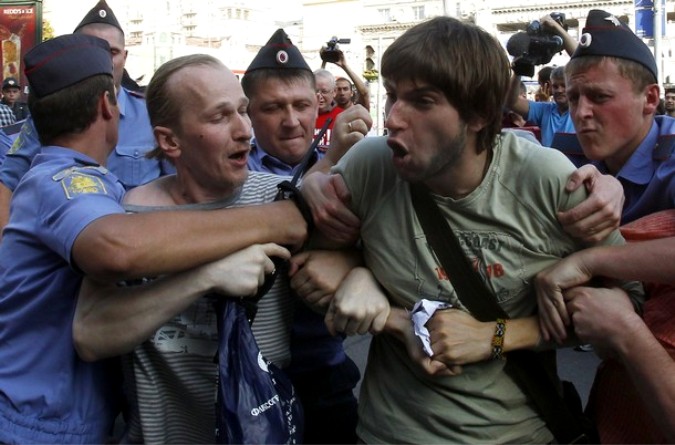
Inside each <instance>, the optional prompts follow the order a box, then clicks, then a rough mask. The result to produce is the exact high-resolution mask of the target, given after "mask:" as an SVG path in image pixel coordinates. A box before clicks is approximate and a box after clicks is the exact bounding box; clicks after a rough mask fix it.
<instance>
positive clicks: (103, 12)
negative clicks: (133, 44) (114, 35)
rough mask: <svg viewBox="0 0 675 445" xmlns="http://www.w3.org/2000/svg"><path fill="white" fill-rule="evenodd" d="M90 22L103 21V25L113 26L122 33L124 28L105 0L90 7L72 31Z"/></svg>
mask: <svg viewBox="0 0 675 445" xmlns="http://www.w3.org/2000/svg"><path fill="white" fill-rule="evenodd" d="M92 23H103V24H105V25H111V26H114V27H115V28H117V29H119V30H120V31H122V34H124V30H123V29H122V27H121V26H120V22H118V21H117V17H115V14H114V13H113V12H112V9H110V6H108V4H107V3H106V2H105V0H100V1H99V2H98V3H97V4H96V6H94V7H93V8H91V10H90V11H89V12H88V13H87V15H85V16H84V18H83V19H82V21H81V22H80V23H79V24H78V25H77V26H76V27H75V29H74V30H73V32H74V33H75V32H77V31H78V30H79V29H80V28H82V27H83V26H86V25H91V24H92Z"/></svg>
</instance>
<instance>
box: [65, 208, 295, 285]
mask: <svg viewBox="0 0 675 445" xmlns="http://www.w3.org/2000/svg"><path fill="white" fill-rule="evenodd" d="M280 221H281V222H284V223H283V224H280ZM305 232H306V224H305V223H304V220H302V218H301V216H300V214H299V212H298V210H297V208H296V207H295V205H294V204H293V203H292V202H290V201H282V202H277V203H273V204H267V205H264V206H250V207H241V208H234V209H224V210H210V211H197V212H193V211H171V212H148V213H141V214H134V215H111V216H107V217H104V218H100V219H99V220H96V221H94V222H93V223H91V224H90V225H89V226H88V227H87V228H86V229H84V230H83V231H82V233H81V234H80V235H79V236H78V238H77V239H76V241H75V245H74V247H73V258H74V260H75V263H76V264H77V265H78V266H79V267H80V268H81V269H82V270H83V271H84V273H85V274H86V275H90V276H92V277H95V278H98V279H101V280H102V281H118V280H120V279H129V278H139V277H145V276H158V275H163V274H168V273H174V272H178V271H181V270H186V269H190V268H192V267H195V266H198V265H201V264H204V263H206V262H210V261H214V260H216V259H219V258H222V257H224V256H226V255H228V254H230V253H233V252H235V251H238V250H241V249H243V248H245V247H248V246H250V245H252V244H256V243H267V242H274V243H277V244H281V245H292V246H297V245H299V244H300V243H301V242H302V241H303V240H304V237H305V235H306V234H305Z"/></svg>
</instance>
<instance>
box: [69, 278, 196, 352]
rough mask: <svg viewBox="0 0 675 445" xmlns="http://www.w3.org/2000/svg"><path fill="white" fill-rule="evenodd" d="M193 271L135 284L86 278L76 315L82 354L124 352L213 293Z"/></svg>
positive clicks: (77, 346)
mask: <svg viewBox="0 0 675 445" xmlns="http://www.w3.org/2000/svg"><path fill="white" fill-rule="evenodd" d="M205 282H206V281H205V280H201V279H199V277H198V274H196V273H195V272H194V271H187V272H183V273H179V274H175V275H172V276H167V277H162V278H159V279H157V280H154V281H152V282H150V283H146V284H141V285H137V286H130V287H120V286H117V285H114V284H113V285H110V284H100V283H96V282H94V281H91V280H89V279H85V280H84V281H83V283H82V287H81V289H80V294H79V297H78V302H77V307H76V310H75V317H74V319H73V342H74V344H75V349H76V350H77V351H78V354H79V355H80V357H81V358H82V359H83V360H85V361H95V360H100V359H103V358H107V357H113V356H116V355H120V354H124V353H127V352H129V351H131V350H132V349H133V348H134V347H135V346H136V345H138V344H140V343H142V342H143V341H145V340H147V339H148V338H150V337H151V336H152V335H153V334H154V332H155V331H156V330H157V329H159V328H160V327H161V326H162V325H163V324H164V323H166V322H167V321H169V320H171V319H172V318H173V317H175V316H176V315H177V314H179V313H180V312H182V311H183V310H185V309H186V308H187V307H188V306H189V305H190V304H192V303H193V302H194V301H195V300H196V299H197V298H199V297H200V296H201V295H202V294H204V293H206V292H208V289H206V288H205V287H204V283H205Z"/></svg>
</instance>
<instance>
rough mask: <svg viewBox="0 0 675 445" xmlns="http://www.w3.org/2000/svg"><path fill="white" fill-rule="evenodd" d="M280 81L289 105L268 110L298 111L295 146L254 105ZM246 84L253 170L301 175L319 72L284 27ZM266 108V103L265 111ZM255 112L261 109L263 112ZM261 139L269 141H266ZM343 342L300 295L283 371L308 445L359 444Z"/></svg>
mask: <svg viewBox="0 0 675 445" xmlns="http://www.w3.org/2000/svg"><path fill="white" fill-rule="evenodd" d="M278 81H280V82H287V83H288V84H289V90H292V91H291V92H287V95H286V96H285V97H284V100H286V101H287V102H288V103H283V104H279V103H276V102H275V103H274V104H273V105H272V106H270V107H269V108H273V109H274V107H278V108H280V109H282V110H287V109H288V108H293V111H288V114H289V115H292V116H293V117H292V118H288V119H287V120H288V121H294V122H296V121H297V122H298V123H297V125H298V126H299V127H302V130H299V129H295V130H293V131H291V130H287V132H288V133H292V134H294V135H296V136H297V134H298V133H299V132H301V131H303V135H304V137H305V140H304V141H302V142H300V144H298V145H294V147H293V149H291V148H289V147H288V146H286V147H281V146H276V147H275V146H270V145H273V143H274V142H273V141H275V140H277V141H278V139H275V137H273V136H272V134H273V133H275V132H276V133H279V131H280V130H279V129H278V128H267V127H263V126H262V125H269V120H267V122H266V123H265V124H261V121H266V119H264V117H263V116H262V115H264V114H265V111H261V110H258V106H257V105H255V106H253V105H254V102H256V100H257V99H258V98H261V99H262V100H263V101H264V100H270V99H269V98H268V97H267V92H268V90H269V89H270V88H271V87H270V85H272V87H276V86H278V85H280V84H279V83H277V82H278ZM281 85H283V83H281ZM291 85H292V87H291ZM242 87H243V88H244V92H245V93H246V95H247V96H248V97H249V99H250V100H251V105H252V106H250V107H249V115H250V116H251V121H252V124H253V131H254V132H255V133H257V134H258V136H261V137H260V139H253V141H252V143H251V153H250V155H249V159H248V167H249V169H251V170H252V171H261V172H267V173H275V174H279V175H288V176H292V175H294V174H296V173H297V172H298V170H299V169H301V168H304V166H303V165H302V162H301V161H297V162H293V161H292V160H291V158H295V159H297V158H304V156H306V155H307V150H309V149H310V148H311V147H310V145H311V142H312V137H313V133H314V123H315V120H316V113H317V110H318V104H317V103H316V100H314V104H313V105H311V104H309V102H308V100H307V97H309V98H312V99H314V98H315V91H314V90H315V85H314V74H313V73H312V70H311V69H310V68H309V66H308V65H307V62H306V61H305V59H304V58H303V57H302V54H301V53H300V50H299V49H298V48H297V47H296V46H295V45H293V44H292V42H291V41H290V39H289V38H288V36H287V35H286V33H285V32H284V31H283V30H282V29H279V30H277V31H276V32H275V33H274V34H273V35H272V37H271V38H270V40H269V41H268V42H267V44H266V45H265V46H263V47H262V48H261V49H260V51H259V52H258V54H257V55H256V57H255V58H254V59H253V61H252V62H251V64H250V65H249V67H248V68H247V70H246V74H244V77H243V79H242ZM305 87H306V90H305ZM270 101H271V100H270ZM291 103H292V104H291ZM296 107H298V109H296ZM265 108H266V107H265V106H263V107H262V110H265ZM283 112H284V111H282V112H280V113H283ZM256 113H260V116H258V115H256ZM271 113H274V112H271ZM258 117H260V119H258ZM258 125H261V126H260V127H258ZM286 125H288V126H290V124H286ZM350 125H351V124H350ZM263 133H267V135H266V137H263V136H262V134H263ZM282 133H283V131H282ZM262 139H264V140H266V141H267V142H266V143H261V140H262ZM296 139H299V138H297V137H296ZM303 142H304V145H302V143H303ZM279 145H281V144H279ZM303 150H304V151H303ZM323 156H324V153H323V152H321V151H319V150H318V149H315V152H314V153H313V154H312V155H311V158H310V163H314V162H315V161H317V160H318V159H321V158H322V157H323ZM282 158H283V159H282ZM343 340H344V338H343V337H342V336H332V335H331V334H329V332H328V329H327V328H326V325H325V323H324V317H323V315H320V314H318V313H316V312H314V311H313V310H312V309H310V308H309V307H307V306H306V305H305V304H303V303H302V302H301V301H300V300H299V299H298V302H297V304H296V307H295V314H294V319H293V326H292V331H291V364H290V366H289V367H287V368H285V369H284V371H285V372H286V373H287V374H288V376H289V377H290V378H291V381H292V382H293V385H294V387H295V389H296V391H297V394H298V396H299V398H300V401H301V402H302V404H303V408H304V412H305V429H304V441H305V443H315V444H319V443H322V444H327V443H356V440H357V438H356V423H357V400H356V398H355V397H354V394H353V390H354V388H355V386H356V385H357V383H358V381H359V378H360V373H359V370H358V367H357V366H356V364H355V363H354V361H353V360H352V359H351V358H350V357H349V356H348V355H347V354H346V353H345V350H344V346H343Z"/></svg>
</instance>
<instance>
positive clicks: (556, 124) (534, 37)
mask: <svg viewBox="0 0 675 445" xmlns="http://www.w3.org/2000/svg"><path fill="white" fill-rule="evenodd" d="M564 20H565V17H564V15H563V14H560V13H551V14H547V15H545V16H544V17H542V18H541V19H540V20H539V21H536V20H535V21H533V22H532V23H530V24H529V25H528V26H527V30H526V32H525V33H518V34H516V35H514V36H513V37H512V38H511V39H509V42H508V44H507V48H508V50H509V53H510V54H511V55H512V56H514V59H513V63H512V68H513V76H512V77H511V84H510V86H509V92H508V93H507V96H506V106H507V107H508V108H510V109H511V110H513V111H515V112H516V113H518V114H520V115H521V116H522V117H523V118H524V119H526V120H527V121H528V122H533V123H535V124H536V125H538V126H539V128H540V129H541V143H542V145H544V146H546V147H551V146H553V145H552V144H553V139H554V136H555V134H556V133H565V134H571V133H575V130H574V125H573V124H572V120H571V119H570V115H569V111H568V108H569V105H568V102H567V95H566V94H565V71H564V69H563V67H557V68H555V69H554V70H553V71H552V72H551V78H550V94H551V96H552V97H553V102H552V103H551V102H534V101H529V100H527V99H524V98H522V97H519V95H518V91H519V90H518V87H519V84H520V77H521V76H522V75H526V74H530V73H532V74H534V66H535V65H537V64H545V63H548V62H550V61H551V58H552V57H553V54H555V53H556V52H557V51H558V50H560V49H565V51H567V53H568V54H570V55H571V54H573V53H574V50H575V49H576V45H577V44H576V42H575V41H574V39H573V38H572V37H571V36H570V35H569V34H568V33H567V31H566V26H565V25H564ZM532 74H530V76H531V75H532Z"/></svg>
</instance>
